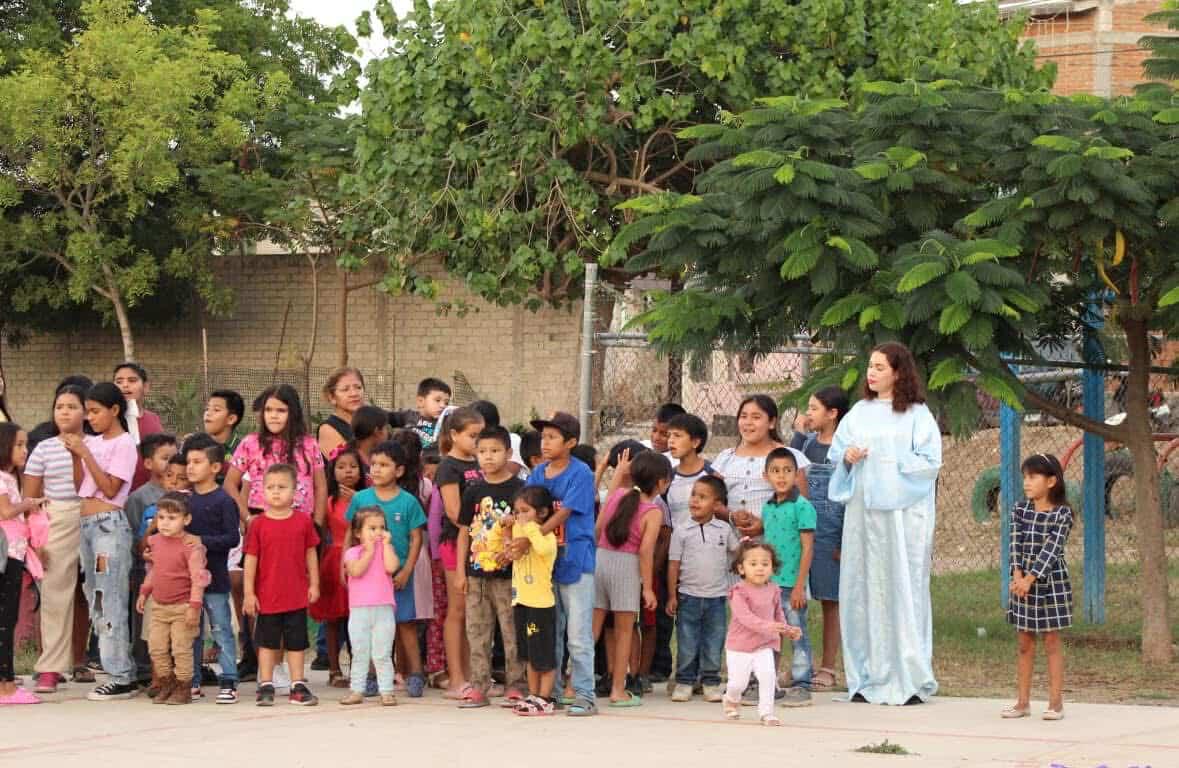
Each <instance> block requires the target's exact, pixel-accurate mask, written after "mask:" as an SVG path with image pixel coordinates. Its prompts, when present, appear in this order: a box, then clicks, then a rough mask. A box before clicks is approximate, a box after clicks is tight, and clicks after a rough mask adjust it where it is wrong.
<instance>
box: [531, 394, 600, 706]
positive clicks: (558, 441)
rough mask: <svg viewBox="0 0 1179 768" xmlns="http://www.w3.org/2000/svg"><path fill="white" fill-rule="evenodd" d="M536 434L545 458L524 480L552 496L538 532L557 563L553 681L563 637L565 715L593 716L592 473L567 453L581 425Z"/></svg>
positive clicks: (566, 421)
mask: <svg viewBox="0 0 1179 768" xmlns="http://www.w3.org/2000/svg"><path fill="white" fill-rule="evenodd" d="M532 428H533V429H535V430H537V431H538V432H540V453H541V457H542V458H543V459H544V460H543V461H542V462H541V464H540V465H539V466H537V467H536V469H534V470H533V471H532V474H531V475H529V477H528V483H527V484H528V485H539V486H541V487H543V488H545V489H546V490H547V491H548V492H549V493H550V494H551V495H552V497H553V514H552V515H551V516H550V517H549V519H548V520H546V521H545V524H544V525H543V526H542V527H541V533H542V534H547V533H551V532H556V534H557V562H556V565H555V566H554V568H553V583H554V584H555V586H556V590H555V591H556V597H557V637H558V642H557V678H558V680H557V683H556V686H554V687H557V688H558V689H559V687H560V677H561V674H562V672H563V671H564V667H565V665H564V658H563V656H564V646H565V644H564V643H562V642H561V641H560V639H559V638H561V637H562V635H565V634H567V636H568V645H569V657H570V666H571V674H570V677H571V682H572V684H573V685H572V687H573V692H574V696H573V698H572V700H571V701H569V703H568V705H567V708H566V710H565V713H566V714H567V715H568V716H570V717H587V716H589V715H596V714H597V712H598V710H597V707H596V706H595V704H594V631H593V616H594V499H595V496H596V493H595V490H594V473H593V470H592V469H590V468H589V467H588V466H586V465H585V464H584V463H582V462H580V461H574V460H573V456H572V453H571V452H572V450H573V447H574V446H575V445H577V441H578V440H579V439H580V437H581V425H580V424H579V423H578V421H577V419H576V418H575V417H574V416H572V415H570V414H568V413H561V412H557V413H554V414H553V416H552V418H549V419H547V420H540V421H534V422H532ZM527 545H528V540H527V539H522V540H516V541H514V542H513V549H514V552H513V559H518V558H519V557H520V556H521V555H522V554H523V553H524V552H527Z"/></svg>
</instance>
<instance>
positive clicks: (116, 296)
mask: <svg viewBox="0 0 1179 768" xmlns="http://www.w3.org/2000/svg"><path fill="white" fill-rule="evenodd" d="M102 271H103V274H104V275H105V276H106V286H107V291H108V294H109V295H108V296H107V298H108V299H110V302H111V305H112V306H113V307H114V308H115V319H116V320H117V321H118V323H119V334H120V335H121V336H122V337H123V359H124V360H127V361H134V360H135V337H134V336H133V335H132V334H131V318H130V316H128V314H127V306H126V305H125V304H124V303H123V296H122V294H120V293H119V287H118V286H117V285H115V280H114V275H113V274H111V271H110V268H108V267H105V266H104V267H103V268H102Z"/></svg>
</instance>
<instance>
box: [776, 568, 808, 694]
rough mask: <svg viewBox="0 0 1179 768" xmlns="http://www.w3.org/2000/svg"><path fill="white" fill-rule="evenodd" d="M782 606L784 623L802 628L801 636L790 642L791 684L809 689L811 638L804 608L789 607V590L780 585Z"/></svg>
mask: <svg viewBox="0 0 1179 768" xmlns="http://www.w3.org/2000/svg"><path fill="white" fill-rule="evenodd" d="M782 607H783V608H784V609H785V611H786V623H787V624H789V625H790V626H792V627H798V628H799V629H801V630H802V637H800V638H798V639H797V640H795V641H794V642H793V643H792V650H793V653H792V655H791V657H790V676H791V677H792V678H793V679H794V682H793V683H792V685H794V686H795V687H797V688H806V689H807V690H808V691H809V690H810V689H811V664H812V663H813V659H812V657H811V638H810V635H809V634H807V629H806V609H807V606H805V605H804V606H803V607H802V608H800V609H799V610H797V611H796V610H794V609H793V608H791V607H790V590H789V589H787V588H786V587H782Z"/></svg>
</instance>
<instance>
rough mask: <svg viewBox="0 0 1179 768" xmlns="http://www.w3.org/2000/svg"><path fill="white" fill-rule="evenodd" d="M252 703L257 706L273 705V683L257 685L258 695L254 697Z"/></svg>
mask: <svg viewBox="0 0 1179 768" xmlns="http://www.w3.org/2000/svg"><path fill="white" fill-rule="evenodd" d="M254 703H255V704H257V705H258V706H259V707H273V706H274V684H273V683H262V684H261V685H259V686H258V695H257V697H255V699H254Z"/></svg>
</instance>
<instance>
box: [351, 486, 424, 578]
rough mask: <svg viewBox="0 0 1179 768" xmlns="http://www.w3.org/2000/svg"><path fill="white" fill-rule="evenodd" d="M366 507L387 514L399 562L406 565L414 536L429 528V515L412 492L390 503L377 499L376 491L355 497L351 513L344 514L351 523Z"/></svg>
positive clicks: (388, 526) (386, 525)
mask: <svg viewBox="0 0 1179 768" xmlns="http://www.w3.org/2000/svg"><path fill="white" fill-rule="evenodd" d="M365 507H380V508H381V511H382V512H384V513H385V530H387V531H388V532H389V538H390V539H391V541H390V543H391V544H392V545H393V551H394V552H396V553H397V559H399V560H400V561H401V562H402V564H404V563H405V559H406V558H407V557H409V547H410V534H411V533H413V531H414V530H416V529H418V528H424V527H425V525H426V515H425V513H424V512H422V505H421V504H420V503H419V502H418V500H417V497H416V496H414V495H413V494H412V493H409V492H408V491H402V490H398V492H397V495H396V496H394V497H393V498H391V499H389V500H388V501H386V500H384V499H382V498H381V497H380V496H378V495H377V489H376V488H365V489H364V490H363V491H357V492H356V493H355V494H353V496H352V502H351V503H350V504H349V505H348V511H347V512H345V513H344V517H345V519H347V520H348V522H349V523H351V522H352V518H354V517H356V513H357V511H358V510H361V509H364V508H365ZM423 535H424V534H423ZM423 545H424V542H423ZM419 551H420V550H419Z"/></svg>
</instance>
